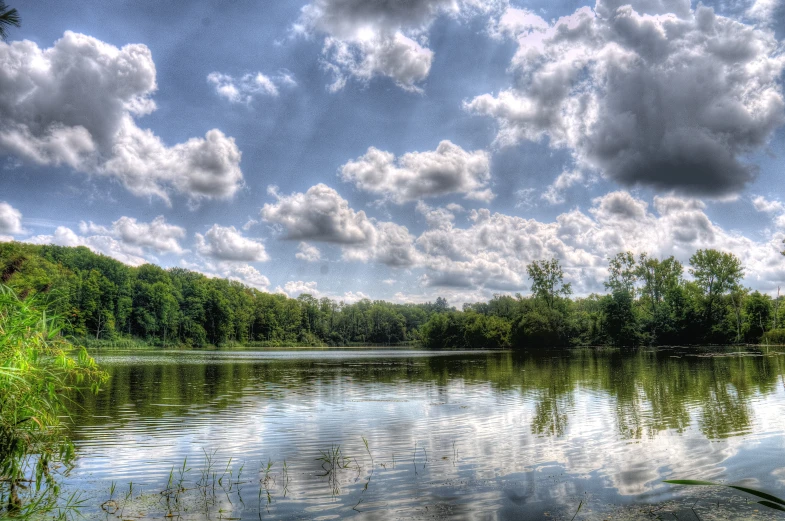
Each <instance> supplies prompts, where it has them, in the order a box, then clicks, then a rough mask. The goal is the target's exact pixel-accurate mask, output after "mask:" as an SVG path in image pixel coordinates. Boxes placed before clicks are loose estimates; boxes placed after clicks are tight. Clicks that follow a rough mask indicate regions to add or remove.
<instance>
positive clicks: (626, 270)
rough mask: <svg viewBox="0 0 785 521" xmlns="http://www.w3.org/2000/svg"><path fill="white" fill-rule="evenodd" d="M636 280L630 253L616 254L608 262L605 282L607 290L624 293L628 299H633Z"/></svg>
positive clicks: (636, 276) (636, 272)
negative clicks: (627, 295) (627, 294)
mask: <svg viewBox="0 0 785 521" xmlns="http://www.w3.org/2000/svg"><path fill="white" fill-rule="evenodd" d="M637 278H638V270H637V266H636V265H635V256H634V255H633V254H632V252H629V251H626V252H623V253H617V254H616V256H615V257H612V258H610V259H609V260H608V280H607V281H606V282H605V287H606V288H607V289H609V290H611V291H612V292H616V291H626V292H627V293H629V295H630V297H635V282H636V280H637Z"/></svg>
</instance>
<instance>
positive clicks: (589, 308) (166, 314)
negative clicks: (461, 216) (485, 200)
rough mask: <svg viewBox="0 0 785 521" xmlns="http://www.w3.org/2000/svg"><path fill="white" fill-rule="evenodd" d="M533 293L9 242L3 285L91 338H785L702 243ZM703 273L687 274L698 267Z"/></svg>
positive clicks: (624, 261)
mask: <svg viewBox="0 0 785 521" xmlns="http://www.w3.org/2000/svg"><path fill="white" fill-rule="evenodd" d="M527 271H528V275H529V279H530V280H531V295H528V296H523V295H520V294H517V295H515V296H510V295H496V296H494V297H493V298H492V299H491V300H490V301H488V302H481V303H474V304H465V305H464V306H463V309H462V310H460V311H459V310H457V309H455V308H451V307H449V306H448V304H447V301H446V300H445V299H443V298H438V299H436V301H435V302H433V303H426V304H392V303H389V302H384V301H379V300H377V301H371V300H368V299H364V300H361V301H359V302H356V303H352V304H350V303H345V302H338V301H335V300H332V299H329V298H326V297H325V298H320V299H317V298H315V297H313V296H311V295H308V294H303V295H300V296H299V297H297V298H290V297H288V296H286V295H283V294H272V293H265V292H262V291H259V290H257V289H254V288H251V287H248V286H246V285H243V284H242V283H240V282H237V281H232V280H226V279H221V278H210V277H207V276H205V275H203V274H201V273H198V272H195V271H190V270H186V269H183V268H169V269H163V268H160V267H158V266H154V265H151V264H145V265H143V266H139V267H131V266H127V265H125V264H123V263H121V262H119V261H117V260H114V259H112V258H109V257H106V256H103V255H99V254H96V253H93V252H92V251H90V250H89V249H88V248H85V247H64V246H53V245H32V244H24V243H17V242H9V243H2V244H0V282H2V283H3V284H5V285H7V286H9V287H11V288H12V289H13V290H14V291H16V292H17V293H18V294H19V295H21V296H22V297H27V296H33V295H37V296H38V297H44V298H45V300H46V301H47V305H48V306H49V308H50V309H51V310H52V311H53V312H54V313H56V314H58V315H59V316H61V317H63V318H64V319H65V325H64V328H63V332H64V333H65V334H66V335H68V336H69V337H71V338H73V339H75V340H77V341H79V342H80V343H83V344H86V345H112V344H113V345H124V343H127V344H128V343H132V342H143V343H146V344H152V345H160V346H194V347H200V346H206V345H226V344H231V343H236V344H243V345H269V346H278V345H280V346H283V345H333V346H342V345H348V344H353V343H356V344H384V345H392V344H400V343H406V342H409V343H419V344H421V345H423V346H425V347H431V348H467V349H470V348H525V347H527V346H532V347H541V346H574V345H614V346H635V345H674V344H733V343H760V342H764V343H765V342H771V343H781V342H782V341H783V340H785V330H783V329H782V323H783V318H784V317H783V316H782V314H783V312H785V310H783V309H781V306H780V303H781V299H780V298H779V297H778V298H771V297H770V296H768V295H764V294H761V293H759V292H757V291H750V290H749V289H747V288H744V287H743V286H742V285H741V279H742V276H743V267H742V265H741V262H740V261H739V259H738V258H736V257H735V256H734V255H733V254H730V253H724V252H720V251H717V250H711V249H707V250H699V251H697V252H696V253H695V254H694V255H693V256H692V257H691V258H690V261H689V266H688V268H687V270H685V268H684V266H683V265H682V264H681V263H680V262H679V261H678V260H676V259H675V258H673V257H668V258H666V259H657V258H654V257H650V256H648V255H646V254H645V253H644V254H640V255H638V256H637V257H636V256H635V255H633V254H632V253H629V252H624V253H619V254H618V255H616V256H615V257H613V258H611V259H609V265H608V274H609V275H608V279H607V280H606V281H605V288H606V290H607V292H606V293H605V294H602V295H600V294H592V295H589V296H588V297H584V298H571V295H572V288H571V287H570V284H569V283H566V282H565V281H564V272H563V269H562V267H561V265H560V264H559V262H558V261H557V260H556V259H551V260H543V261H535V262H533V263H531V264H530V265H529V266H528V268H527ZM685 271H686V273H689V274H690V275H691V277H690V278H689V280H688V278H686V277H685V275H686V273H685Z"/></svg>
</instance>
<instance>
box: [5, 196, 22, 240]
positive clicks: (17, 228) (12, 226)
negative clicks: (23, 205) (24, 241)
mask: <svg viewBox="0 0 785 521" xmlns="http://www.w3.org/2000/svg"><path fill="white" fill-rule="evenodd" d="M20 233H24V230H23V229H22V212H20V211H19V210H17V209H16V208H14V207H13V206H11V205H10V204H8V203H6V202H5V201H0V234H4V235H5V234H8V235H17V234H20Z"/></svg>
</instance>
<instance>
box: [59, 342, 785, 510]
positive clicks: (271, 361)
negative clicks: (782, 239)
mask: <svg viewBox="0 0 785 521" xmlns="http://www.w3.org/2000/svg"><path fill="white" fill-rule="evenodd" d="M98 361H99V363H102V364H103V365H104V366H105V367H107V368H108V370H109V371H110V373H111V374H112V376H113V378H112V380H111V381H110V382H109V384H108V385H107V388H106V389H105V391H104V392H103V393H102V394H101V395H99V396H98V397H89V398H86V399H85V403H84V411H83V413H77V414H76V415H75V418H74V420H75V425H74V426H73V434H74V438H75V440H76V444H77V448H78V451H79V454H80V459H79V460H78V464H77V467H76V468H75V469H74V470H73V472H72V473H71V474H70V477H69V480H71V481H70V482H71V484H72V486H75V487H79V486H82V485H85V484H86V483H88V482H89V483H92V484H94V485H91V486H94V487H95V488H96V489H101V490H103V489H104V488H106V484H107V483H108V482H109V481H112V480H114V481H118V482H128V481H134V482H137V483H144V484H145V485H144V486H145V487H148V488H149V489H150V490H154V489H156V487H157V488H159V489H163V488H164V487H165V485H166V482H167V480H168V477H169V474H170V472H171V471H172V469H173V468H175V469H177V468H180V467H181V466H182V464H183V461H184V460H186V458H187V467H188V468H190V469H191V470H190V471H189V473H188V474H189V476H187V477H186V479H189V480H191V482H192V484H193V483H195V482H196V481H197V480H198V479H200V473H201V472H202V471H204V470H205V465H206V464H207V463H206V460H205V451H206V452H208V453H210V454H213V452H214V456H213V458H214V466H215V467H216V468H219V467H221V466H223V467H224V468H225V467H226V465H227V464H228V463H229V458H230V457H231V458H233V463H232V465H231V471H232V472H233V473H234V475H236V474H237V472H238V471H239V466H240V465H242V464H244V465H245V467H244V470H243V475H245V476H246V478H245V479H247V480H248V481H247V482H244V483H242V484H238V486H237V488H238V489H239V490H240V493H241V494H243V495H245V496H246V497H253V498H261V499H260V501H261V502H260V503H255V504H254V505H253V506H251V505H246V507H245V509H244V510H242V511H241V512H240V513H239V514H238V515H239V516H240V517H243V518H248V519H250V518H257V514H258V511H259V509H260V508H261V509H262V510H263V512H265V513H267V514H268V515H269V516H272V517H297V516H300V517H307V518H316V517H321V518H325V519H326V518H342V517H348V516H352V515H361V517H367V518H370V519H372V518H379V519H381V518H387V517H390V516H391V517H400V518H425V517H431V516H435V517H436V518H439V517H449V518H473V517H481V518H484V517H485V516H487V515H488V513H496V514H495V515H496V516H497V517H498V518H500V519H518V518H522V516H523V517H526V516H529V517H531V516H534V517H541V516H542V515H543V513H544V512H550V513H559V512H563V513H564V512H567V510H568V509H573V510H572V511H573V512H574V508H575V506H576V504H577V501H576V500H575V498H580V497H583V496H582V494H589V495H591V497H592V498H595V499H593V500H594V501H600V500H601V501H603V502H605V503H607V504H625V503H628V502H635V501H642V502H652V501H664V500H668V499H669V498H671V497H673V496H672V494H673V492H674V491H673V489H672V488H671V487H667V486H665V485H663V484H662V480H663V479H666V478H668V477H690V478H703V479H707V478H711V479H727V480H739V479H742V478H744V477H750V476H752V477H755V478H757V479H758V483H759V485H760V486H761V487H766V486H781V485H780V484H779V481H778V479H779V478H777V476H778V474H776V472H777V470H778V467H777V461H779V460H778V459H777V458H778V457H779V454H781V450H782V436H781V433H782V432H783V430H785V420H784V418H785V415H784V414H783V413H785V391H783V387H782V384H781V383H779V381H778V378H780V376H779V375H780V373H779V369H778V367H779V365H778V362H781V361H779V360H778V358H777V357H755V358H745V359H739V358H735V359H731V358H709V357H688V356H681V357H680V358H671V357H670V355H665V356H662V357H659V358H657V355H656V353H647V352H640V353H631V354H624V355H619V354H613V353H592V352H573V353H568V354H560V355H559V356H552V357H546V358H542V357H533V356H518V355H513V354H511V353H504V352H497V353H476V352H472V353H438V354H433V353H427V352H422V351H398V350H395V351H374V352H368V353H366V352H357V351H339V352H332V351H318V352H308V351H209V352H198V353H193V352H180V351H177V352H149V353H147V352H145V353H122V354H111V355H99V357H98ZM363 438H365V439H366V440H367V441H368V448H367V449H366V447H365V444H364V442H363ZM331 449H332V450H339V451H340V455H341V458H342V459H341V460H340V461H341V465H338V466H337V467H335V468H333V467H332V466H331V465H326V467H325V465H324V462H323V461H317V458H319V457H323V454H327V453H329V451H330V450H331ZM369 451H370V454H369V453H368V452H369ZM284 461H286V463H287V466H288V469H289V470H288V476H289V478H290V480H289V482H288V484H287V486H286V490H284V486H283V482H284V471H283V469H282V465H283V462H284ZM268 462H272V465H273V467H272V470H271V472H270V474H269V476H268V477H270V479H269V480H268V481H267V482H266V483H267V485H264V484H262V480H263V479H264V477H265V467H266V465H267V463H268ZM328 470H329V472H328ZM223 471H224V470H223V469H221V471H220V472H223ZM216 472H218V471H216ZM265 487H268V488H265ZM260 490H261V491H262V492H264V493H263V494H262V495H261V496H259V492H260ZM268 492H269V493H270V504H266V501H267V499H266V497H267V493H268ZM156 493H157V492H156ZM586 497H589V496H586ZM597 498H599V499H597ZM227 508H235V509H239V508H240V507H237V506H235V507H227ZM595 508H596V505H595ZM268 509H269V512H267V511H268ZM358 510H359V511H360V513H359V514H358Z"/></svg>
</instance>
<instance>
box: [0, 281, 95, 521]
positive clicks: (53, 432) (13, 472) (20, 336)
mask: <svg viewBox="0 0 785 521" xmlns="http://www.w3.org/2000/svg"><path fill="white" fill-rule="evenodd" d="M106 378H107V375H106V374H105V373H103V372H101V371H100V370H99V369H98V367H97V366H96V364H95V361H94V360H93V359H92V358H91V357H90V356H88V354H87V351H86V350H85V349H84V348H83V347H82V348H79V349H76V348H74V347H73V346H72V345H71V344H70V343H69V342H68V341H66V340H65V339H64V338H63V337H62V336H61V335H60V321H59V320H58V319H57V317H53V316H48V315H47V313H46V311H45V310H40V309H38V307H37V306H36V302H35V299H32V298H31V299H28V300H22V299H20V298H18V297H17V295H16V294H14V293H13V291H11V290H10V289H9V288H7V287H5V286H0V497H3V498H7V500H6V501H3V504H0V518H1V517H4V516H5V515H8V514H11V515H14V514H16V515H24V514H30V513H33V511H35V512H39V513H40V512H41V510H46V509H47V508H49V509H51V508H54V506H55V502H56V501H57V495H58V486H57V482H56V480H55V477H54V474H53V466H54V465H55V464H57V463H63V464H65V465H67V464H68V463H69V462H70V461H71V459H72V458H73V455H74V451H73V445H72V444H71V442H70V440H69V439H68V438H67V437H66V435H65V433H64V430H63V429H62V428H60V427H61V418H62V417H67V415H68V407H67V406H68V400H69V398H68V396H69V394H70V393H72V392H77V391H79V390H86V389H92V390H93V391H97V390H98V385H99V384H100V383H101V382H103V381H105V380H106ZM24 480H32V481H33V486H30V487H27V488H25V489H22V488H21V487H20V484H21V483H22V482H23V481H24ZM20 490H21V491H22V492H21V493H22V494H23V495H26V499H28V501H24V499H25V498H23V497H20ZM25 509H28V510H30V509H33V510H31V511H26V510H25Z"/></svg>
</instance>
